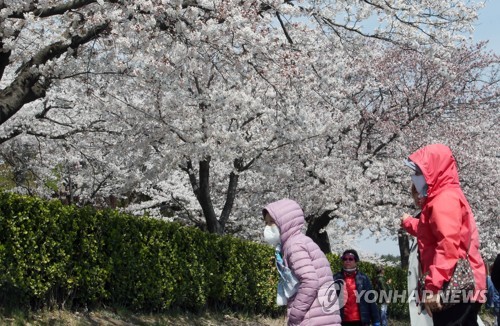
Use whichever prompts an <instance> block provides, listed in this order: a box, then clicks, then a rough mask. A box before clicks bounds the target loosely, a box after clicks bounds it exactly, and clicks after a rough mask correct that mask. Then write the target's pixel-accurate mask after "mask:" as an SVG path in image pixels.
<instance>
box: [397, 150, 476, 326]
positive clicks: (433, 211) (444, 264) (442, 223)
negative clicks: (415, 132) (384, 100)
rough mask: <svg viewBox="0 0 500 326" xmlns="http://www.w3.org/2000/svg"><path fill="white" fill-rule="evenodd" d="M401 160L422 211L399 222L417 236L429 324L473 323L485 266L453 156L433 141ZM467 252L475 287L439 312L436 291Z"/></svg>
mask: <svg viewBox="0 0 500 326" xmlns="http://www.w3.org/2000/svg"><path fill="white" fill-rule="evenodd" d="M405 163H406V165H407V166H409V167H410V168H411V169H412V170H413V172H414V173H413V175H412V176H411V179H412V182H413V185H414V186H415V188H416V189H417V191H418V194H419V197H420V203H421V204H422V211H421V214H420V218H419V219H414V218H411V216H410V215H408V214H403V216H402V217H401V224H402V227H403V228H404V229H406V231H407V232H408V233H410V234H411V235H413V236H416V237H417V242H418V250H419V254H420V263H421V267H422V273H423V274H424V275H427V276H426V277H425V281H424V288H425V292H426V293H427V295H426V296H424V298H423V301H424V304H425V309H426V310H427V312H428V313H429V315H430V316H432V319H433V322H434V325H440V326H441V325H442V326H445V325H478V324H477V314H478V312H479V310H480V308H481V304H482V303H484V302H485V301H486V296H485V293H486V270H485V265H484V262H483V259H482V258H481V254H480V252H479V233H478V229H477V227H476V222H475V220H474V215H473V214H472V211H471V208H470V206H469V203H468V202H467V199H466V198H465V195H464V194H463V192H462V189H461V188H460V183H459V178H458V172H457V166H456V163H455V159H454V157H453V154H452V152H451V150H450V149H449V148H448V147H447V146H445V145H442V144H433V145H428V146H425V147H423V148H421V149H419V150H418V151H416V152H415V153H413V154H411V155H410V156H409V157H408V159H407V160H406V162H405ZM467 250H468V252H467ZM467 253H468V259H469V262H470V265H471V267H472V270H473V273H474V280H475V290H474V292H473V293H472V295H470V296H465V297H462V298H461V301H460V302H459V303H458V304H456V305H454V306H452V307H450V308H448V309H445V310H443V309H442V305H441V297H440V291H441V289H442V288H443V285H444V284H445V283H446V282H447V281H449V280H450V278H451V276H452V274H453V271H454V268H455V265H456V264H457V261H458V259H459V258H465V257H466V256H467Z"/></svg>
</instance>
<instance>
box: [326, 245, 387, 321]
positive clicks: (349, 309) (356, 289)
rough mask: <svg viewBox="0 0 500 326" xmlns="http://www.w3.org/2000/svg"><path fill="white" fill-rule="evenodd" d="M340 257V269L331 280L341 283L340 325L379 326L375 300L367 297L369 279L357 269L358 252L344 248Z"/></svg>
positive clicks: (368, 293) (370, 286) (369, 284)
mask: <svg viewBox="0 0 500 326" xmlns="http://www.w3.org/2000/svg"><path fill="white" fill-rule="evenodd" d="M341 259H342V266H343V267H342V270H341V271H340V272H338V273H337V274H335V275H334V276H333V280H334V281H335V282H338V281H341V282H342V283H343V287H342V288H341V291H343V293H342V295H339V297H341V298H342V299H343V302H341V305H343V306H341V309H340V315H341V317H342V326H366V325H374V326H380V317H379V313H378V307H377V303H376V300H375V299H374V298H372V297H368V296H369V295H370V293H371V294H373V291H372V285H371V283H370V279H369V278H368V276H366V275H365V274H363V273H362V272H361V271H359V270H358V262H359V256H358V253H357V252H356V250H354V249H349V250H346V251H344V253H343V254H342V256H341ZM367 291H368V292H367ZM341 301H342V300H341Z"/></svg>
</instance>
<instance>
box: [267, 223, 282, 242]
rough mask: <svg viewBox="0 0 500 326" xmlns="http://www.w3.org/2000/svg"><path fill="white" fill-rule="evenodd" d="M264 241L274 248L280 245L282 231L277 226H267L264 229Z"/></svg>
mask: <svg viewBox="0 0 500 326" xmlns="http://www.w3.org/2000/svg"><path fill="white" fill-rule="evenodd" d="M264 240H265V241H266V242H267V243H269V244H270V245H272V246H276V245H277V244H279V243H280V230H279V229H278V227H277V226H276V224H273V225H266V227H265V228H264Z"/></svg>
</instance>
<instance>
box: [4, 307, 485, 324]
mask: <svg viewBox="0 0 500 326" xmlns="http://www.w3.org/2000/svg"><path fill="white" fill-rule="evenodd" d="M481 318H482V320H483V321H484V322H485V325H491V323H492V321H493V316H492V315H491V314H490V313H489V312H485V313H483V314H482V315H481ZM409 324H410V323H409V321H408V320H389V325H390V326H406V325H409ZM0 325H15V326H17V325H19V326H21V325H22V326H25V325H30V326H35V325H37V326H42V325H43V326H59V325H61V326H63V325H64V326H86V325H113V326H132V325H139V326H143V325H144V326H145V325H148V326H149V325H154V326H155V325H186V326H188V325H189V326H191V325H192V326H220V325H226V326H284V325H286V323H285V318H284V317H278V318H270V317H264V316H251V315H245V314H237V313H220V312H204V313H200V314H193V313H189V312H185V311H174V312H169V313H162V314H154V313H150V314H148V313H142V314H138V313H133V312H130V311H127V310H124V309H118V310H117V309H112V310H105V309H102V310H96V311H91V312H83V311H67V310H54V311H37V312H26V311H21V310H10V311H8V312H6V311H5V310H1V309H0Z"/></svg>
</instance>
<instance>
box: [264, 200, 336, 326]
mask: <svg viewBox="0 0 500 326" xmlns="http://www.w3.org/2000/svg"><path fill="white" fill-rule="evenodd" d="M262 213H263V216H264V221H265V223H266V227H265V230H264V238H265V240H266V241H267V242H268V243H269V244H271V245H273V246H274V247H275V248H276V249H277V250H276V251H277V260H279V259H280V258H282V262H283V263H284V265H285V266H286V267H288V268H289V269H290V270H291V272H292V273H293V275H294V276H295V278H296V279H297V280H298V284H297V286H296V287H295V289H294V291H293V293H292V294H291V296H290V297H289V298H286V301H287V303H286V304H287V308H288V309H287V315H288V325H301V326H306V325H307V326H326V325H341V319H340V312H339V306H338V302H337V296H336V292H335V289H334V287H333V282H332V270H331V268H330V263H329V262H328V260H327V258H326V256H325V254H324V253H323V252H322V251H321V249H320V248H319V247H318V245H317V244H316V243H314V242H313V241H312V240H311V238H309V237H307V236H306V235H304V234H303V233H302V232H301V229H302V227H303V225H304V212H303V211H302V208H301V207H300V206H299V204H297V203H296V202H295V201H293V200H290V199H282V200H279V201H276V202H273V203H271V204H269V205H267V206H266V207H265V208H264V209H263V212H262Z"/></svg>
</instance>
